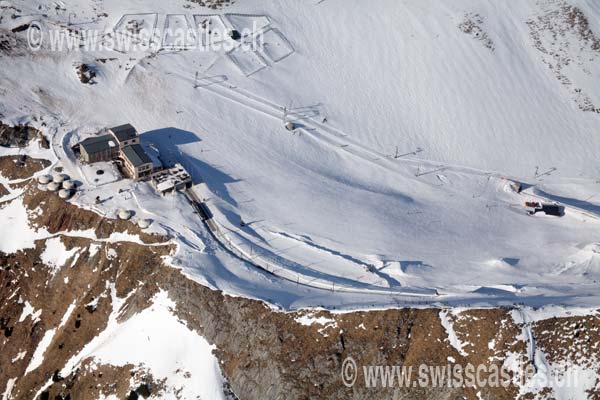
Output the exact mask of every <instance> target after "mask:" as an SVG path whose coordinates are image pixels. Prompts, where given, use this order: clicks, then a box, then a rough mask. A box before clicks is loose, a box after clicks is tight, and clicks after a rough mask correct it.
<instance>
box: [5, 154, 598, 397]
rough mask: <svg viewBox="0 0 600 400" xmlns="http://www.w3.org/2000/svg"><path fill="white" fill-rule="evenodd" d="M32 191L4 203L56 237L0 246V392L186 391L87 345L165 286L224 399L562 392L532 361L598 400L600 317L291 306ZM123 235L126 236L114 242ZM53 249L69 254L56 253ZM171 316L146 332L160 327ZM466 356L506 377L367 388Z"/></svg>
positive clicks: (151, 352)
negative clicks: (216, 372)
mask: <svg viewBox="0 0 600 400" xmlns="http://www.w3.org/2000/svg"><path fill="white" fill-rule="evenodd" d="M2 162H3V163H4V164H6V163H8V162H9V161H7V160H3V161H2ZM9 164H10V163H9ZM32 165H33V164H32ZM33 170H35V168H34V169H32V171H33ZM21 178H22V177H21ZM25 185H26V186H24V193H23V194H22V195H21V196H19V197H17V198H16V199H13V200H9V201H4V202H2V203H0V208H5V207H11V204H12V203H13V202H20V204H22V206H23V207H24V209H25V210H26V213H27V215H28V220H29V223H30V224H31V226H34V227H37V228H38V229H40V230H45V231H47V235H46V236H45V237H43V238H40V239H38V240H36V241H35V243H34V245H33V246H32V247H31V248H29V249H26V250H21V251H17V252H16V253H13V254H5V253H0V266H1V268H0V328H1V335H0V391H2V393H4V398H5V399H32V398H40V399H86V400H87V399H99V398H118V399H134V398H182V399H186V398H189V397H185V395H183V394H182V391H181V390H182V387H183V386H185V382H190V381H193V380H197V379H201V378H202V377H200V376H194V375H190V374H189V371H184V370H182V371H176V375H177V374H178V376H179V375H180V376H181V379H182V381H183V382H184V383H183V384H182V386H181V387H173V386H171V382H170V381H169V380H166V379H163V378H161V377H160V376H155V375H156V374H155V371H153V370H152V368H150V367H149V365H147V364H146V363H138V362H131V363H125V364H121V365H114V363H110V362H103V361H102V360H101V359H97V358H95V357H94V356H90V357H86V356H85V354H86V352H85V351H82V350H83V349H85V348H86V346H88V347H89V345H90V343H92V342H93V341H94V338H97V337H98V336H99V335H102V333H103V332H104V331H105V330H106V329H107V327H108V326H109V325H110V324H114V323H115V321H117V322H118V323H123V322H125V321H128V320H132V319H133V318H135V317H136V315H140V313H142V312H143V311H144V310H146V309H148V308H149V307H151V306H152V304H153V302H154V301H155V299H156V298H157V294H159V293H167V294H168V298H169V299H170V301H172V302H173V304H174V306H173V307H172V312H173V318H174V319H175V320H176V321H177V323H179V324H182V325H184V326H185V327H186V328H187V329H189V330H191V331H193V332H195V333H196V334H197V335H199V336H202V337H203V338H205V339H206V340H207V341H208V342H209V343H210V344H211V345H213V346H214V355H216V357H217V359H218V360H219V363H220V368H221V372H222V374H223V376H224V384H223V387H222V388H221V391H222V393H224V395H223V396H224V397H225V398H239V399H308V398H331V399H336V398H337V399H347V398H354V399H376V398H381V399H388V398H398V399H404V398H406V399H409V398H410V399H455V398H467V399H478V398H484V399H513V398H523V399H533V398H536V399H537V398H548V399H550V398H566V397H564V392H561V391H560V390H559V388H557V387H556V386H553V385H551V384H548V385H546V386H544V385H540V384H537V383H535V382H534V380H533V379H531V378H527V379H524V380H523V381H521V382H520V381H519V377H520V374H521V369H522V368H523V367H528V366H530V367H532V368H533V371H534V373H540V372H544V373H550V372H552V373H557V374H560V373H562V374H564V373H565V372H568V371H569V370H572V371H579V372H578V374H579V375H577V376H578V377H579V378H580V379H585V381H581V382H578V383H577V384H578V386H577V387H575V388H572V389H571V390H572V392H573V393H576V394H577V395H578V396H579V397H580V398H585V397H587V398H600V390H599V389H600V385H599V382H598V380H597V376H599V375H598V374H599V373H600V371H599V366H600V364H598V356H599V351H600V350H599V349H598V343H599V341H600V340H599V339H600V338H599V336H598V335H599V329H600V318H598V317H597V316H596V315H595V314H594V313H588V315H585V313H583V314H584V315H581V316H575V315H571V316H568V315H564V316H563V317H560V318H557V317H548V318H544V317H543V315H542V317H536V318H531V317H530V315H531V314H532V313H534V312H533V311H531V310H520V309H465V310H440V309H438V308H427V309H396V310H385V311H371V312H348V313H330V312H327V311H320V310H303V311H299V312H282V311H280V310H274V309H272V308H270V307H269V306H268V305H266V304H264V303H262V302H259V301H254V300H249V299H244V298H236V297H230V296H226V295H224V294H222V293H220V292H217V291H213V290H211V289H209V288H207V287H204V286H202V285H200V284H198V283H196V282H194V281H192V280H190V279H188V278H187V277H186V276H184V275H183V274H182V273H181V272H180V271H179V270H178V269H175V268H173V267H171V266H169V265H167V264H165V261H164V260H165V259H164V256H166V255H169V254H170V253H171V252H172V251H174V246H173V245H172V244H171V242H169V239H168V238H166V237H160V236H155V235H149V234H145V233H143V232H141V231H140V230H139V229H138V228H137V227H136V226H135V225H134V224H132V223H129V222H124V221H114V220H109V219H104V218H102V217H100V216H98V215H97V214H95V213H93V212H91V211H87V210H82V209H78V208H77V207H75V206H74V205H71V204H68V203H65V202H64V201H62V200H60V199H59V198H58V197H56V196H54V195H52V194H49V193H45V192H39V191H38V190H37V188H36V185H35V183H34V182H29V183H25ZM0 201H2V199H1V198H0ZM84 232H85V233H84ZM114 232H127V235H122V236H121V237H124V238H125V239H114V240H109V238H111V237H113V238H114V236H111V235H112V234H113V233H114ZM131 237H135V238H137V239H136V240H131V239H127V238H131ZM55 248H60V249H61V253H60V254H54V256H53V254H51V253H52V251H51V250H52V249H55ZM560 313H562V314H565V312H564V311H561V312H560ZM534 314H535V313H534ZM536 315H538V314H536ZM162 322H164V321H160V320H158V321H155V323H154V324H151V325H149V326H145V327H144V329H148V331H149V332H152V331H155V330H156V331H160V330H161V329H163V326H162ZM148 340H149V341H150V336H149V337H148ZM172 340H173V341H177V340H179V338H177V337H173V338H172ZM138 345H139V346H142V348H144V349H145V351H147V353H148V358H151V357H153V356H155V355H157V354H158V355H161V356H163V355H164V354H165V349H167V348H168V343H167V341H164V342H161V343H152V344H150V342H149V343H148V345H147V346H146V344H143V343H140V344H138ZM188 351H189V352H192V353H193V352H194V351H196V350H195V349H194V348H190V349H188ZM82 354H83V356H82ZM90 354H91V353H90ZM348 357H352V359H353V360H354V361H355V363H356V365H357V367H358V374H357V380H356V382H354V385H353V386H352V387H347V386H346V385H344V380H342V371H343V369H342V368H343V365H345V364H344V362H345V360H346V359H347V358H348ZM517 361H519V362H517ZM202 362H204V361H203V360H202V359H199V360H198V363H202ZM468 364H473V365H475V366H477V365H484V366H486V368H487V369H488V370H490V369H491V367H492V366H493V365H495V366H497V367H498V368H500V367H502V366H504V367H505V368H507V369H508V370H509V371H510V373H511V376H510V381H511V384H510V385H508V386H506V387H494V388H490V387H468V385H464V386H463V385H458V387H452V385H450V386H449V385H448V384H446V383H445V381H444V379H445V378H444V377H442V382H444V383H443V384H439V383H438V384H437V385H436V386H437V387H433V385H432V384H429V385H424V386H425V387H412V385H411V387H410V388H400V387H399V386H398V382H397V381H396V382H395V383H394V384H393V385H391V386H392V387H383V386H384V385H382V384H381V383H379V384H377V385H375V387H368V386H369V384H368V383H367V382H366V381H365V372H366V371H365V370H363V369H362V366H368V365H383V366H394V365H397V366H403V367H405V368H408V367H413V368H414V371H415V374H416V371H417V370H418V369H419V368H420V366H421V365H426V366H432V367H433V366H439V367H445V366H448V365H452V366H454V365H461V366H467V365H468ZM69 365H70V366H71V367H72V368H67V367H66V366H69ZM417 386H419V385H417ZM455 386H456V385H455ZM167 394H168V396H167ZM110 396H113V397H110ZM171 396H172V397H171ZM582 396H583V397H582Z"/></svg>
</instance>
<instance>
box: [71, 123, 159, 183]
mask: <svg viewBox="0 0 600 400" xmlns="http://www.w3.org/2000/svg"><path fill="white" fill-rule="evenodd" d="M79 150H80V158H81V160H82V161H83V162H86V163H95V162H100V161H114V160H117V159H120V160H121V161H122V163H123V169H124V172H125V173H126V174H127V175H128V177H130V178H132V179H136V180H137V179H144V178H147V177H149V176H150V175H152V173H153V172H154V164H153V163H152V160H151V159H150V157H149V156H148V154H147V153H146V151H145V150H144V148H143V147H142V146H141V144H140V137H139V135H138V133H137V131H136V129H135V128H134V127H133V126H131V125H130V124H125V125H120V126H117V127H114V128H110V129H109V130H108V134H107V135H102V136H98V137H94V138H89V139H86V140H84V141H83V142H81V143H80V144H79Z"/></svg>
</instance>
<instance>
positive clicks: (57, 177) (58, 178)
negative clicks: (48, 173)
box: [53, 174, 71, 183]
mask: <svg viewBox="0 0 600 400" xmlns="http://www.w3.org/2000/svg"><path fill="white" fill-rule="evenodd" d="M69 179H71V178H70V177H69V175H67V174H56V175H54V178H53V181H54V182H56V183H63V182H64V181H68V180H69Z"/></svg>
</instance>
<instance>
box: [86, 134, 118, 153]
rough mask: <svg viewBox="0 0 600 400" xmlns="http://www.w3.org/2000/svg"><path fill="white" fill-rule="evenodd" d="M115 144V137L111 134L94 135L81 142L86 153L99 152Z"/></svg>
mask: <svg viewBox="0 0 600 400" xmlns="http://www.w3.org/2000/svg"><path fill="white" fill-rule="evenodd" d="M116 146H117V144H116V143H115V138H114V137H113V136H112V135H102V136H96V137H92V138H88V139H85V140H84V141H83V142H81V147H83V148H84V149H85V152H86V153H88V154H95V153H100V152H102V151H106V150H108V149H110V148H112V147H116Z"/></svg>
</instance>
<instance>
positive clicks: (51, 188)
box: [47, 182, 61, 192]
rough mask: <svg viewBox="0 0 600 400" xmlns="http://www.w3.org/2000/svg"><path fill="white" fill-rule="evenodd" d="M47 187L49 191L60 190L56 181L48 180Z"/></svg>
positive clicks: (59, 185)
mask: <svg viewBox="0 0 600 400" xmlns="http://www.w3.org/2000/svg"><path fill="white" fill-rule="evenodd" d="M47 187H48V190H49V191H51V192H58V191H59V190H60V187H61V184H60V183H57V182H50V183H49V184H48V186H47Z"/></svg>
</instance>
